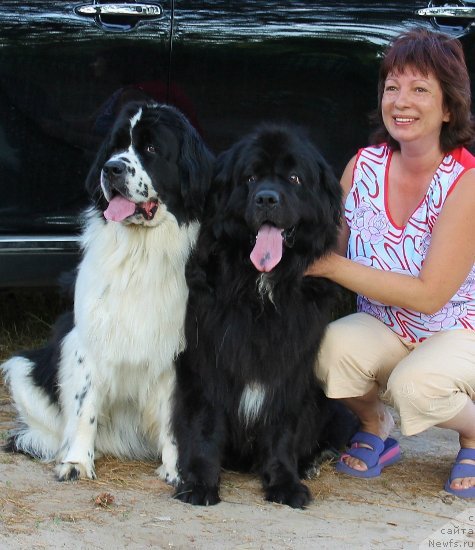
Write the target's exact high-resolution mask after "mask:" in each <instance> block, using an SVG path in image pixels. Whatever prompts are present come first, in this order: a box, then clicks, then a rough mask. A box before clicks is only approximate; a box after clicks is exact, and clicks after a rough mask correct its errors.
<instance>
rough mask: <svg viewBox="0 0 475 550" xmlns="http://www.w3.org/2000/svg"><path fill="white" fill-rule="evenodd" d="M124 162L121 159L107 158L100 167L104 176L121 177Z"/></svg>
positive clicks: (123, 171) (123, 170)
mask: <svg viewBox="0 0 475 550" xmlns="http://www.w3.org/2000/svg"><path fill="white" fill-rule="evenodd" d="M125 168H126V166H125V163H124V162H122V161H121V160H109V161H107V162H106V163H105V164H104V166H103V167H102V172H103V173H104V176H107V177H109V178H110V177H116V178H118V177H121V176H123V175H124V173H125Z"/></svg>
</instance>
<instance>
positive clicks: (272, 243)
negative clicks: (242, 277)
mask: <svg viewBox="0 0 475 550" xmlns="http://www.w3.org/2000/svg"><path fill="white" fill-rule="evenodd" d="M283 240H284V239H283V237H282V229H278V228H277V227H274V226H272V225H267V224H264V225H263V226H262V227H261V228H260V229H259V232H258V234H257V237H256V244H255V245H254V248H253V249H252V252H251V262H252V263H253V264H254V267H255V268H256V269H257V270H258V271H264V272H266V273H267V272H268V271H271V270H272V269H274V267H275V266H276V265H277V264H278V263H279V262H280V260H281V259H282V247H283Z"/></svg>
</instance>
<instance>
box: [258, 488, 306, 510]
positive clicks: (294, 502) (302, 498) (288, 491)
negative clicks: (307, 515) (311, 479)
mask: <svg viewBox="0 0 475 550" xmlns="http://www.w3.org/2000/svg"><path fill="white" fill-rule="evenodd" d="M266 500H268V501H270V502H278V503H279V504H287V505H288V506H290V507H292V508H305V506H307V504H309V503H310V502H311V500H312V496H311V494H310V491H309V490H308V487H307V486H306V485H304V484H303V483H282V484H280V485H271V486H270V487H267V489H266Z"/></svg>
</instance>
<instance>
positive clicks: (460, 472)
mask: <svg viewBox="0 0 475 550" xmlns="http://www.w3.org/2000/svg"><path fill="white" fill-rule="evenodd" d="M467 459H468V460H475V449H460V451H459V453H458V455H457V458H456V459H455V464H454V465H453V466H452V470H451V471H450V475H449V479H448V480H447V481H446V483H445V487H444V489H445V490H446V491H447V492H448V493H452V495H457V496H458V497H460V498H475V487H469V488H468V489H452V488H451V487H450V484H451V483H452V481H453V480H454V479H457V478H460V477H475V464H463V463H462V464H461V463H460V461H461V460H467Z"/></svg>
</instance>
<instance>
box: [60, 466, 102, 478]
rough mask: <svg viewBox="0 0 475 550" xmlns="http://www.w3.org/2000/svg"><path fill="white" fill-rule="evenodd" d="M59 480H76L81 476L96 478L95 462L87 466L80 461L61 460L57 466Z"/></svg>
mask: <svg viewBox="0 0 475 550" xmlns="http://www.w3.org/2000/svg"><path fill="white" fill-rule="evenodd" d="M55 472H56V476H57V478H58V481H76V480H78V479H80V478H86V477H87V478H89V479H96V472H95V470H94V464H92V465H89V466H86V465H84V464H81V463H80V462H60V463H59V464H58V465H57V466H56V468H55Z"/></svg>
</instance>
